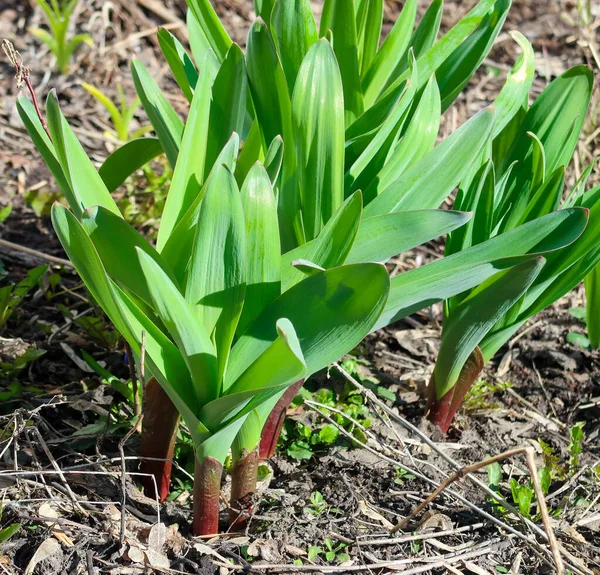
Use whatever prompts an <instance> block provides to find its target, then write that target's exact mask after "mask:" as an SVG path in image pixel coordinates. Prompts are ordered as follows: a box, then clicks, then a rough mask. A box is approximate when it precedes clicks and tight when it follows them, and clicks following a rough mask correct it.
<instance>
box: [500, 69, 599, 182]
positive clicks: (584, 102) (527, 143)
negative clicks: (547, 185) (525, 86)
mask: <svg viewBox="0 0 600 575" xmlns="http://www.w3.org/2000/svg"><path fill="white" fill-rule="evenodd" d="M592 86H593V74H592V71H591V70H590V69H589V68H587V67H586V66H577V67H575V68H571V69H570V70H567V71H566V72H565V73H564V74H562V75H561V76H559V77H558V78H556V79H555V80H554V81H553V82H552V83H551V84H550V85H549V86H548V87H547V88H546V89H545V90H544V91H543V92H542V94H541V95H540V96H539V97H538V98H537V99H536V101H535V102H534V103H533V105H532V106H531V108H530V109H529V111H528V112H527V115H526V117H525V119H524V121H523V123H522V124H521V129H520V130H519V134H518V135H517V138H516V140H515V143H514V144H513V146H512V149H511V150H510V152H509V153H508V154H507V156H506V157H505V158H504V161H503V162H502V171H504V170H505V169H506V167H508V166H509V165H511V164H512V163H513V162H514V161H515V160H518V161H519V162H523V161H524V159H525V158H526V157H527V156H528V155H529V154H530V153H531V151H530V150H531V147H532V142H531V138H530V137H529V136H528V135H527V134H528V133H529V132H531V133H533V134H535V135H536V136H537V137H538V138H539V140H540V141H541V142H542V144H543V146H544V149H545V152H546V170H547V172H553V171H554V170H555V169H556V168H557V167H558V166H561V165H566V164H568V162H569V160H570V159H571V156H572V155H573V151H574V150H575V145H576V144H577V139H578V138H579V133H580V131H581V127H582V126H583V122H584V120H585V114H586V111H587V108H588V105H589V102H590V97H591V90H592ZM515 173H518V168H517V170H515Z"/></svg>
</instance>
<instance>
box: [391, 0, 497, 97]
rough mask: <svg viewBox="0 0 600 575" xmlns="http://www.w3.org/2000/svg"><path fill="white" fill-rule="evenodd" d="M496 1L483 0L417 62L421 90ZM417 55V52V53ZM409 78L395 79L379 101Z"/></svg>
mask: <svg viewBox="0 0 600 575" xmlns="http://www.w3.org/2000/svg"><path fill="white" fill-rule="evenodd" d="M495 1H496V0H481V1H480V2H479V3H477V4H476V5H475V6H474V7H473V9H472V10H471V11H470V12H468V13H467V14H466V15H465V16H464V18H462V19H461V20H460V21H459V22H457V23H456V24H455V25H454V26H453V27H452V28H451V29H450V30H449V31H448V32H447V33H446V34H444V35H443V36H442V37H441V38H440V40H439V42H436V43H435V44H434V45H433V46H432V47H431V48H430V49H429V50H427V52H425V54H423V55H422V56H420V57H419V58H418V60H417V64H418V66H419V78H420V81H419V88H422V87H423V86H424V85H425V82H427V81H428V80H429V78H430V77H431V76H432V74H435V73H436V71H437V70H438V68H439V67H440V66H441V65H442V64H443V63H444V62H445V60H446V59H447V58H448V57H449V56H450V54H452V52H453V51H454V50H455V49H457V48H458V47H459V46H460V45H461V44H462V43H463V42H464V41H465V39H466V38H468V37H469V35H470V34H471V33H472V32H473V30H474V29H475V28H477V26H478V25H479V23H480V22H481V21H482V20H483V18H484V17H485V16H486V14H487V13H488V12H489V11H490V9H491V7H492V6H493V4H494V2H495ZM415 55H416V52H415ZM407 77H408V73H407V71H405V72H404V73H402V74H401V75H400V76H398V77H397V78H395V79H394V80H393V81H392V82H391V83H389V85H388V86H387V87H386V88H385V90H384V92H382V94H381V95H380V96H379V99H381V98H384V97H385V96H386V95H387V94H389V92H390V91H393V90H395V89H396V88H397V87H398V85H400V84H402V82H404V81H405V80H406V78H407Z"/></svg>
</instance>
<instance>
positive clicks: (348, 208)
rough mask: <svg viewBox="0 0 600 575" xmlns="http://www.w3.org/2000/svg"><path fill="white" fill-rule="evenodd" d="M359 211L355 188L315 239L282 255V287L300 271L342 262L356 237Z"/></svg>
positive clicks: (290, 283)
mask: <svg viewBox="0 0 600 575" xmlns="http://www.w3.org/2000/svg"><path fill="white" fill-rule="evenodd" d="M361 211H362V197H361V193H360V192H355V193H354V194H353V195H352V196H350V197H349V198H348V199H347V200H346V201H345V202H344V203H343V204H342V205H341V206H340V208H339V209H338V211H337V212H336V213H335V214H334V215H333V217H332V218H331V219H330V220H329V221H328V222H327V224H326V226H325V227H324V228H323V230H322V231H321V233H320V234H319V236H318V237H317V238H316V239H315V240H313V241H312V242H308V243H306V244H302V245H301V246H299V247H297V248H296V249H295V250H292V251H290V252H287V253H286V254H284V255H283V256H282V258H281V266H282V270H281V283H282V291H286V290H288V289H289V288H290V287H291V286H292V285H294V284H296V283H297V282H299V281H300V280H301V279H302V273H310V274H312V273H314V272H315V271H317V270H321V269H325V268H333V267H337V266H340V265H342V264H343V263H344V262H345V260H346V257H347V256H348V254H349V252H350V249H351V248H352V244H353V242H354V238H355V237H356V232H357V230H358V226H359V222H360V221H361V220H360V214H361ZM292 264H294V267H292ZM307 266H308V267H307Z"/></svg>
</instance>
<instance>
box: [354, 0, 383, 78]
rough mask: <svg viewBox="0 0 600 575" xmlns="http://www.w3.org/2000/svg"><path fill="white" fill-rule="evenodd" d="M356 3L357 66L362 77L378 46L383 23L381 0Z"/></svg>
mask: <svg viewBox="0 0 600 575" xmlns="http://www.w3.org/2000/svg"><path fill="white" fill-rule="evenodd" d="M357 4H358V6H357V10H356V35H357V40H358V66H359V70H360V76H361V78H363V77H364V75H365V73H366V72H367V70H368V69H369V67H370V66H371V62H372V61H373V58H374V57H375V54H376V53H377V50H378V48H379V38H380V36H381V27H382V24H383V0H358V2H357Z"/></svg>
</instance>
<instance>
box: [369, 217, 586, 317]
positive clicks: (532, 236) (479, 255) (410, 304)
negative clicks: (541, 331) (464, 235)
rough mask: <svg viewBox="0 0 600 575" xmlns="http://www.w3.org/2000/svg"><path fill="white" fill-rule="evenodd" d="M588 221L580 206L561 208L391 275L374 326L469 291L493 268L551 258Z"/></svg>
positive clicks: (579, 232) (575, 237) (487, 276)
mask: <svg viewBox="0 0 600 575" xmlns="http://www.w3.org/2000/svg"><path fill="white" fill-rule="evenodd" d="M587 221H588V214H587V211H586V210H585V209H577V208H574V209H568V210H560V211H558V212H554V213H552V214H549V215H547V216H544V217H542V218H538V219H537V220H534V221H532V222H529V223H527V224H524V225H522V226H519V227H518V228H515V229H514V230H511V231H509V232H506V233H504V234H502V235H500V236H497V237H495V238H492V239H490V240H488V241H486V242H483V243H481V244H479V245H476V246H473V247H471V248H469V249H467V250H464V251H462V252H459V253H456V254H453V255H451V256H448V257H445V258H442V259H440V260H438V261H435V262H433V263H431V264H428V265H426V266H423V267H420V268H417V269H415V270H411V271H409V272H406V273H403V274H401V275H398V276H396V277H394V278H393V279H392V280H391V289H390V297H389V300H388V303H387V305H386V309H385V312H384V313H383V314H382V315H381V317H380V318H379V320H378V321H377V324H376V325H375V328H374V329H379V328H380V327H384V326H386V325H389V324H391V323H393V322H394V321H397V320H399V319H402V318H403V317H406V316H407V315H410V314H411V313H414V312H415V311H418V310H419V309H423V308H425V307H429V306H430V305H433V304H434V303H436V302H438V301H441V300H445V299H448V298H449V297H452V296H454V295H456V294H459V293H462V292H464V291H466V290H468V289H471V288H473V287H475V286H477V285H479V284H480V283H481V282H483V281H485V280H486V279H487V278H489V277H491V276H492V275H494V274H495V273H496V272H498V271H501V270H503V269H507V268H509V267H512V266H513V265H516V264H519V263H521V262H523V261H527V260H529V259H531V258H533V257H536V256H538V255H544V256H546V258H547V259H548V258H550V257H551V255H552V253H551V252H553V251H554V250H560V249H561V248H564V247H565V246H568V245H569V244H571V243H572V242H574V241H575V240H576V239H577V238H578V237H579V236H580V235H581V234H582V233H583V231H584V229H585V228H586V225H587ZM577 243H578V242H576V243H575V244H574V245H577Z"/></svg>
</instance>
